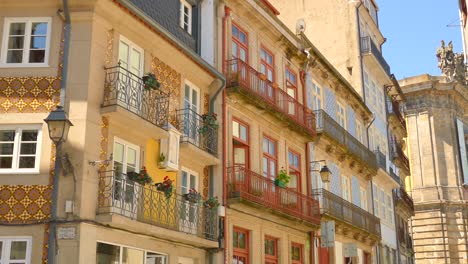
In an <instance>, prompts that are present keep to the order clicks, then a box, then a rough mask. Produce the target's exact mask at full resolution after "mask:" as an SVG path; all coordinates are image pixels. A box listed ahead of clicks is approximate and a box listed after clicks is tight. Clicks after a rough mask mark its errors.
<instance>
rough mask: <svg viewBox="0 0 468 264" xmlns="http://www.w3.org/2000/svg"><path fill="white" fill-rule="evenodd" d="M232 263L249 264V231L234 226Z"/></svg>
mask: <svg viewBox="0 0 468 264" xmlns="http://www.w3.org/2000/svg"><path fill="white" fill-rule="evenodd" d="M232 247H233V254H232V264H249V231H247V230H245V229H240V228H237V227H234V230H233V234H232Z"/></svg>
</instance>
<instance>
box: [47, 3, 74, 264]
mask: <svg viewBox="0 0 468 264" xmlns="http://www.w3.org/2000/svg"><path fill="white" fill-rule="evenodd" d="M63 13H64V16H65V25H64V43H63V55H62V56H63V57H62V76H61V78H62V79H61V80H60V102H59V105H58V106H61V107H63V106H65V92H66V83H67V72H68V53H69V50H70V29H71V26H70V10H69V9H68V0H63ZM66 110H67V109H65V112H66ZM61 149H62V147H61V143H58V144H57V146H56V153H55V156H56V161H55V166H54V179H53V183H52V201H51V219H50V224H49V235H48V240H47V245H48V247H47V263H49V264H55V263H56V257H57V254H56V253H57V240H56V223H55V221H56V220H57V207H58V206H57V204H58V188H59V170H60V167H61V165H60V158H57V157H60V154H61Z"/></svg>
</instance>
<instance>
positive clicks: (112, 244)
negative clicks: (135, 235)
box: [96, 240, 169, 264]
mask: <svg viewBox="0 0 468 264" xmlns="http://www.w3.org/2000/svg"><path fill="white" fill-rule="evenodd" d="M98 243H101V244H107V245H111V246H116V247H119V248H120V251H119V252H120V256H119V264H120V263H121V262H122V251H123V250H122V249H123V248H124V247H125V248H130V249H136V250H141V251H143V252H144V254H143V257H144V261H145V263H146V257H147V256H148V252H151V253H156V254H161V255H163V256H165V257H166V259H165V263H164V264H168V263H169V254H167V253H162V252H156V251H153V250H147V249H144V248H137V247H132V246H128V245H125V244H117V243H113V242H109V241H104V240H97V241H96V250H97V244H98ZM96 257H97V252H96Z"/></svg>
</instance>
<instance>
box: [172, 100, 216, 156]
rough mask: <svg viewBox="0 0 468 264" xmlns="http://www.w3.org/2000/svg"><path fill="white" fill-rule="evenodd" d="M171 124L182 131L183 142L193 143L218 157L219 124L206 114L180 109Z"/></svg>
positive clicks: (181, 139)
mask: <svg viewBox="0 0 468 264" xmlns="http://www.w3.org/2000/svg"><path fill="white" fill-rule="evenodd" d="M171 124H172V125H174V127H176V128H177V129H178V130H179V131H180V132H181V133H182V135H181V137H180V142H181V143H187V144H190V145H193V146H195V147H196V148H198V149H200V150H203V151H204V152H207V153H209V154H211V155H212V156H214V157H217V155H218V124H217V123H216V124H215V125H213V124H212V123H211V122H210V120H208V119H207V116H206V115H200V114H198V113H197V112H195V111H193V110H192V109H179V110H177V111H176V112H175V114H174V115H173V118H171Z"/></svg>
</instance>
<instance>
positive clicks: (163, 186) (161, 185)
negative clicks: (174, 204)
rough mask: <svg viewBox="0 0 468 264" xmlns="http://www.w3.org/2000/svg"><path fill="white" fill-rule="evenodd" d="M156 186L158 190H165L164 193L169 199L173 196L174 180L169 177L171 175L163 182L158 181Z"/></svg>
mask: <svg viewBox="0 0 468 264" xmlns="http://www.w3.org/2000/svg"><path fill="white" fill-rule="evenodd" d="M154 186H156V190H158V191H160V192H164V195H165V196H166V198H167V199H169V198H171V196H172V189H173V181H172V180H171V179H169V176H166V177H164V181H163V182H158V183H156V184H155V185H154Z"/></svg>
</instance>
